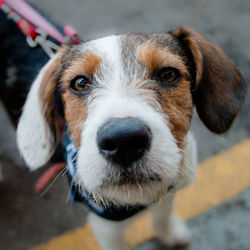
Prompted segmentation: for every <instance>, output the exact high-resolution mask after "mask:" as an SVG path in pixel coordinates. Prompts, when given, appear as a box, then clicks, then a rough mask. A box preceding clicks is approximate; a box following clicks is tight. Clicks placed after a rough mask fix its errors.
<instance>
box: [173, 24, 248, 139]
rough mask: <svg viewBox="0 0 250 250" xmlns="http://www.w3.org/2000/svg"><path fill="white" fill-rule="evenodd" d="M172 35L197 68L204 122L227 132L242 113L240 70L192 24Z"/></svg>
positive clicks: (196, 100)
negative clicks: (193, 27) (191, 26)
mask: <svg viewBox="0 0 250 250" xmlns="http://www.w3.org/2000/svg"><path fill="white" fill-rule="evenodd" d="M172 34H173V35H174V36H175V37H176V38H177V39H178V40H179V42H180V44H181V46H182V48H183V49H184V52H186V54H187V57H188V58H187V60H188V63H189V66H190V68H192V67H193V71H194V73H193V76H194V77H193V78H194V82H195V83H194V84H195V85H194V86H193V100H194V103H195V105H196V109H197V112H198V114H199V117H200V119H201V120H202V121H203V123H204V124H205V125H206V127H207V128H208V129H210V130H211V131H212V132H215V133H218V134H220V133H223V132H225V131H226V130H227V129H228V128H229V127H230V125H231V124H232V122H233V120H234V118H235V117H236V115H237V114H238V112H239V110H240V108H241V105H242V103H243V100H244V97H245V94H246V82H245V79H244V76H243V74H242V73H241V71H240V69H239V68H237V67H236V66H235V64H234V63H233V62H232V61H231V60H230V59H229V58H228V57H227V56H226V55H225V53H224V52H223V51H222V50H221V49H220V48H218V47H217V46H215V45H213V44H212V43H210V42H209V41H208V40H206V39H205V38H203V37H202V36H201V35H200V34H199V33H198V32H196V31H195V30H193V29H192V28H190V27H189V26H188V25H183V26H180V27H178V28H177V29H176V30H174V31H173V32H172Z"/></svg>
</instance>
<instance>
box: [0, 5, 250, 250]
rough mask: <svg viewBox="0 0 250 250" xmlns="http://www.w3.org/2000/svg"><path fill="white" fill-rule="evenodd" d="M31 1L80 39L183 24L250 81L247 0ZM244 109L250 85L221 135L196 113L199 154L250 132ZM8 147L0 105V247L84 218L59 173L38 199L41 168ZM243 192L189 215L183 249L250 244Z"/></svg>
mask: <svg viewBox="0 0 250 250" xmlns="http://www.w3.org/2000/svg"><path fill="white" fill-rule="evenodd" d="M31 2H32V3H34V4H36V5H37V6H38V7H40V8H41V9H43V10H44V11H45V12H47V13H48V14H49V15H50V16H51V17H52V18H53V19H54V20H56V21H57V22H58V23H60V24H71V25H73V26H74V27H75V28H76V29H78V30H79V32H80V34H81V35H82V37H83V38H84V39H86V40H89V39H93V38H97V37H101V36H103V35H108V34H113V33H124V32H131V31H141V32H157V31H164V30H168V29H171V28H174V27H176V26H177V25H179V24H183V23H187V24H189V25H191V26H193V27H194V28H196V29H197V30H198V31H199V32H200V33H202V34H203V35H204V36H206V37H207V38H208V39H210V40H211V41H212V42H214V43H215V44H217V45H219V46H220V47H221V48H222V49H223V50H224V51H225V52H226V53H227V54H228V55H229V57H231V59H233V60H235V61H236V62H237V63H238V65H239V66H240V67H241V68H242V69H243V71H244V72H245V74H246V76H247V79H250V71H249V68H250V49H249V40H250V32H249V25H250V15H249V13H250V1H249V0H238V1H231V0H210V1H206V0H190V1H184V0H178V1H176V0H155V1H149V0H147V1H146V0H135V1H122V0H120V1H119V0H106V1H102V0H91V1H88V2H86V1H80V0H71V1H60V0H53V1H51V0H44V1H39V0H32V1H31ZM249 110H250V91H249V93H248V96H247V98H246V103H245V105H244V107H243V109H242V112H241V114H240V116H239V117H238V119H237V121H236V123H235V124H234V126H233V127H232V130H231V132H230V133H228V134H227V135H225V136H215V135H213V134H211V133H210V132H208V131H207V130H206V129H205V128H204V126H203V125H202V124H201V123H200V122H199V120H198V119H197V118H196V117H195V119H194V122H193V131H194V133H195V135H196V138H197V140H198V143H199V158H200V160H204V159H206V158H208V157H210V156H211V155H213V154H215V153H218V152H220V151H221V150H223V149H226V148H229V147H231V146H232V145H234V144H235V143H238V142H240V141H242V140H243V139H245V138H247V137H249V136H250V112H249ZM14 145H15V135H14V132H13V129H12V128H11V126H10V124H9V121H8V119H7V117H6V116H5V113H4V111H3V109H2V108H1V107H0V157H1V159H2V161H1V163H2V165H3V173H4V180H3V182H2V183H0V235H1V237H0V249H1V250H13V249H14V250H19V249H27V248H29V247H32V246H35V245H37V244H39V243H43V242H45V241H47V240H48V239H50V238H51V237H54V236H58V235H61V234H62V233H64V232H66V231H68V230H71V229H73V228H75V227H77V226H82V225H83V223H84V221H85V213H84V212H83V208H82V206H80V205H74V206H68V205H67V204H66V202H65V200H66V196H67V187H66V185H65V178H63V177H62V178H60V179H59V181H58V182H57V183H56V184H55V185H53V187H52V188H51V189H50V190H49V191H48V192H47V194H46V195H44V196H43V197H41V198H40V197H39V196H36V195H34V194H33V185H34V183H35V180H36V179H37V177H38V176H39V174H40V173H41V172H42V171H38V172H36V173H28V172H27V171H24V170H23V162H22V161H21V160H20V159H19V158H18V154H17V151H16V148H15V146H14ZM236 167H237V166H236ZM243 174H244V173H243ZM213 185H216V183H213ZM215 195H216V194H215ZM249 197H250V191H249V190H248V191H246V192H245V193H244V194H242V196H240V197H238V198H237V199H236V200H233V201H231V202H229V203H228V204H227V205H222V206H221V207H220V208H218V209H215V210H213V211H210V212H208V213H207V214H204V215H202V216H201V217H198V218H197V219H193V220H192V221H190V225H191V227H192V228H193V229H192V230H193V232H194V240H193V242H192V245H191V246H190V248H189V249H190V250H191V249H192V250H194V249H199V250H201V249H202V250H203V249H204V250H206V249H223V250H228V249H243V250H244V249H250V247H248V245H247V244H249V246H250V243H249V242H250V240H249V235H250V234H249V231H250V225H249V223H247V222H248V221H249V220H247V219H246V218H247V217H248V219H249V216H250V211H249ZM237 201H240V202H237ZM244 204H248V205H244ZM218 232H220V233H218ZM219 235H222V237H220V236H219ZM155 244H156V243H155V242H151V243H150V244H147V245H144V246H141V248H140V250H142V249H161V248H159V247H160V246H157V245H155ZM213 244H214V245H213ZM217 244H218V245H217ZM147 247H148V248H147ZM150 247H151V248H150ZM138 250H139V248H138Z"/></svg>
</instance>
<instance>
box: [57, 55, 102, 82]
mask: <svg viewBox="0 0 250 250" xmlns="http://www.w3.org/2000/svg"><path fill="white" fill-rule="evenodd" d="M100 63H101V58H100V57H99V56H97V55H96V54H94V53H93V52H87V53H86V54H83V55H80V56H78V57H77V58H75V59H74V60H73V61H71V64H70V66H69V67H68V68H67V69H66V70H65V72H64V73H63V75H62V79H61V80H62V83H63V86H64V87H67V85H68V84H69V82H70V81H71V80H72V79H74V78H75V77H76V76H78V75H89V76H92V75H93V74H94V73H96V71H97V69H98V67H99V64H100ZM65 85H66V86H65Z"/></svg>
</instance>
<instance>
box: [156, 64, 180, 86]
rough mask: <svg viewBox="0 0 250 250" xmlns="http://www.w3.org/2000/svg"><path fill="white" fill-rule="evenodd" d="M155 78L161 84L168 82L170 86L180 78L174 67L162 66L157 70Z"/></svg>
mask: <svg viewBox="0 0 250 250" xmlns="http://www.w3.org/2000/svg"><path fill="white" fill-rule="evenodd" d="M156 78H157V80H158V81H160V82H161V83H162V84H168V85H169V84H170V86H172V85H173V84H175V83H176V82H177V81H178V80H179V79H180V73H179V71H178V69H176V68H172V67H167V68H162V69H160V70H159V71H158V72H157V74H156Z"/></svg>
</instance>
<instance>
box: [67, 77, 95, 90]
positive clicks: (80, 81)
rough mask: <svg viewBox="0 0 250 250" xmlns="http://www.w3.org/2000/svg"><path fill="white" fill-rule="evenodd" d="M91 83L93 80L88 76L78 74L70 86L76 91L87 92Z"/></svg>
mask: <svg viewBox="0 0 250 250" xmlns="http://www.w3.org/2000/svg"><path fill="white" fill-rule="evenodd" d="M90 84H91V80H90V79H89V78H88V77H86V76H77V77H75V78H74V79H73V80H72V81H71V83H70V88H71V90H73V91H76V92H85V91H86V90H88V89H89V87H90Z"/></svg>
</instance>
